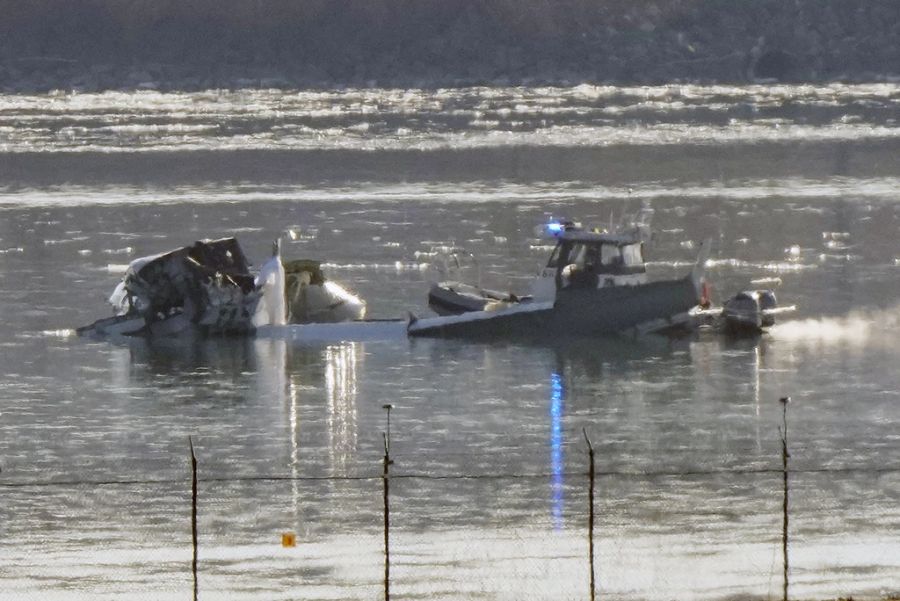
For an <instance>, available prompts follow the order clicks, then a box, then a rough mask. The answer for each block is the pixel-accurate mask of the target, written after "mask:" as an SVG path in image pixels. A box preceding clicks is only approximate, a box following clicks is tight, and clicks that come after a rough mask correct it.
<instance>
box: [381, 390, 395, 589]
mask: <svg viewBox="0 0 900 601" xmlns="http://www.w3.org/2000/svg"><path fill="white" fill-rule="evenodd" d="M382 408H383V409H385V410H386V411H387V424H388V433H387V434H385V433H382V434H381V436H382V438H383V440H384V459H383V464H382V470H383V471H382V475H381V480H382V482H383V484H384V601H390V600H391V505H390V465H391V439H390V431H391V409H393V408H394V406H393V405H390V404H388V405H383V406H382Z"/></svg>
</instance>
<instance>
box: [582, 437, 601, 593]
mask: <svg viewBox="0 0 900 601" xmlns="http://www.w3.org/2000/svg"><path fill="white" fill-rule="evenodd" d="M581 431H582V433H583V434H584V440H585V442H587V446H588V462H589V468H588V561H589V562H590V568H591V601H594V598H595V594H596V592H595V591H596V590H597V589H596V585H595V581H594V447H593V445H591V439H590V438H588V435H587V430H585V429H584V428H582V429H581Z"/></svg>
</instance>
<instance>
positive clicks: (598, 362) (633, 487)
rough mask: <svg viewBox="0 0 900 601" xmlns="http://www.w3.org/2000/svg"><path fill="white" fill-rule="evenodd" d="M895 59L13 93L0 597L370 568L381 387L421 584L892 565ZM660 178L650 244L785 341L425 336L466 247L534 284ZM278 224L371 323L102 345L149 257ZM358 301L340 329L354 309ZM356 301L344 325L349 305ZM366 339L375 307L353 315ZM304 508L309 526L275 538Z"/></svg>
mask: <svg viewBox="0 0 900 601" xmlns="http://www.w3.org/2000/svg"><path fill="white" fill-rule="evenodd" d="M898 102H900V86H898V85H897V84H877V85H844V84H834V85H823V86H739V87H730V86H693V85H678V86H662V87H647V88H637V87H635V88H620V87H614V86H577V87H572V88H502V87H499V88H487V87H485V88H468V89H444V90H381V89H348V90H325V91H294V92H291V91H277V90H243V91H208V92H203V93H194V94H186V93H159V92H134V93H125V92H110V93H105V94H66V93H56V94H50V95H43V96H0V167H2V169H0V290H2V291H3V292H2V294H0V311H2V313H3V315H4V316H5V318H4V319H3V320H2V321H0V357H2V362H3V363H2V365H3V370H2V373H0V566H2V568H3V569H0V599H3V600H4V601H5V600H6V599H10V600H12V599H15V600H17V601H18V600H20V599H25V600H32V599H34V600H37V599H41V600H42V601H43V600H47V599H50V600H61V601H62V600H65V601H70V600H73V599H86V598H103V599H133V598H134V597H135V596H138V597H140V596H147V597H148V598H154V599H166V600H167V599H182V598H185V596H186V595H188V594H189V591H190V589H191V586H192V581H191V574H190V558H191V548H190V485H191V479H190V478H191V476H190V471H189V465H190V464H189V459H188V455H187V448H188V442H187V441H188V437H189V436H190V437H191V440H192V441H193V444H194V447H195V450H196V452H197V457H198V462H199V464H198V465H199V478H200V482H199V507H198V509H199V535H200V549H199V556H200V596H201V598H204V599H229V600H231V599H243V600H254V601H255V600H257V599H259V600H262V599H344V598H354V599H355V598H380V596H381V594H382V588H381V587H382V582H381V578H382V577H383V573H384V572H383V567H384V566H383V563H382V562H383V554H382V553H383V550H382V544H383V540H382V535H383V530H382V528H383V513H382V511H383V505H382V503H383V497H382V494H383V488H382V486H383V484H382V480H381V475H382V470H383V467H384V466H383V454H384V443H385V438H384V437H383V434H385V433H386V432H385V431H386V429H387V415H386V411H385V409H384V406H385V405H387V404H390V405H392V406H393V409H392V411H391V414H390V419H391V423H390V429H391V446H390V448H391V459H392V460H393V462H394V463H393V464H392V465H391V466H390V470H391V480H390V507H391V522H390V524H391V545H392V558H393V559H392V566H391V573H392V591H393V592H394V593H395V594H396V595H397V597H398V598H412V597H419V598H423V599H433V600H438V599H447V600H450V599H460V598H467V599H485V600H501V599H503V600H505V599H509V600H513V599H535V600H548V601H549V600H551V599H552V600H554V601H556V600H558V599H585V598H587V597H588V563H587V533H586V524H587V482H588V479H587V452H586V445H585V441H584V433H588V435H589V436H590V438H591V440H592V443H593V446H594V448H595V450H596V459H597V466H598V467H597V486H596V491H595V492H596V498H595V506H596V512H597V513H596V518H597V522H596V532H595V537H596V545H597V557H596V569H597V575H598V592H599V594H600V596H601V597H611V598H616V599H621V600H627V601H632V600H634V601H637V600H640V599H648V598H667V599H708V600H710V601H723V600H727V599H733V598H773V597H779V596H780V591H781V567H782V566H781V556H780V551H781V527H782V522H781V519H782V516H781V510H782V505H781V503H782V494H783V490H782V485H783V481H782V473H781V455H780V452H781V440H780V433H779V428H780V427H781V426H782V422H781V419H782V413H781V409H782V408H781V406H780V405H779V404H778V399H779V398H780V397H783V396H790V397H791V402H790V404H789V416H788V418H789V420H790V429H789V432H790V453H791V458H790V461H791V469H792V473H791V480H790V482H791V487H792V488H791V505H790V509H791V514H790V515H791V526H790V534H791V566H792V567H791V570H792V572H791V574H792V579H793V580H792V583H791V596H792V598H798V599H833V598H839V597H843V598H849V597H851V596H852V597H853V598H855V599H881V598H885V597H890V596H891V595H894V596H896V595H897V593H898V591H900V580H898V578H897V574H900V563H898V562H900V560H898V558H900V547H898V543H897V541H896V537H895V536H894V534H895V533H896V531H897V528H898V527H900V504H898V503H897V499H898V494H900V492H898V491H900V437H898V435H897V433H896V427H895V425H896V423H897V422H898V420H900V413H898V411H900V392H898V391H900V374H898V371H897V369H896V365H897V360H898V357H900V344H898V343H897V330H898V329H900V309H898V307H897V298H898V297H900V279H898V275H900V271H898V261H900V244H898V238H897V235H896V234H897V231H898V228H900V203H898V202H897V197H896V189H897V187H898V185H897V184H898V181H900V172H898V171H897V168H896V167H897V165H896V160H895V157H896V152H897V150H898V149H897V148H896V146H897V144H896V141H897V138H898V136H897V131H898V130H897V127H896V122H895V120H896V110H897V104H898ZM641 208H652V209H653V211H654V218H653V223H652V226H653V239H652V241H651V242H649V243H648V244H647V247H646V249H645V252H646V256H647V259H648V264H647V268H648V273H649V276H650V277H651V278H654V279H656V278H670V277H676V276H682V275H684V274H685V273H687V271H688V270H689V269H690V268H691V266H692V265H693V264H694V262H695V261H696V254H697V252H698V250H697V249H698V247H699V245H700V243H701V242H702V241H704V240H707V239H709V240H712V244H713V252H712V256H711V258H710V260H709V261H708V263H707V272H708V274H709V278H710V282H711V284H712V297H713V300H714V301H715V302H722V301H724V300H725V299H726V298H728V296H730V295H732V294H734V293H736V292H738V291H740V290H743V289H746V288H756V287H773V288H775V291H776V293H777V295H778V298H779V302H780V304H781V305H782V306H787V305H796V307H797V308H796V311H795V312H794V313H792V314H789V315H785V316H779V318H778V319H779V323H778V324H777V325H776V326H775V327H774V328H772V330H771V331H770V332H769V333H767V334H765V335H763V336H760V337H751V338H730V337H724V336H719V335H716V334H713V333H711V332H701V333H699V334H697V335H693V336H687V337H684V338H676V339H667V338H654V337H651V338H649V339H643V338H640V339H630V338H624V337H623V338H610V339H604V340H590V341H564V340H556V339H555V337H554V336H553V335H552V333H548V339H547V341H546V344H535V345H518V344H509V343H506V342H504V341H496V342H494V343H489V344H473V343H469V342H466V341H449V340H421V339H415V340H409V339H407V337H406V336H405V327H406V325H405V324H406V322H405V320H406V319H408V318H409V315H410V314H412V315H415V316H426V315H429V314H430V312H429V309H428V308H427V306H426V293H427V290H428V286H429V284H430V283H431V281H432V280H433V279H435V278H437V277H438V276H439V275H440V273H441V272H440V269H439V267H440V266H439V265H437V264H436V263H437V261H438V260H439V257H440V256H441V254H442V253H446V252H447V251H448V250H449V249H464V250H465V251H466V252H469V253H471V256H473V257H475V258H476V259H477V260H476V261H474V264H473V265H472V266H470V268H471V269H470V271H469V272H467V273H466V274H465V275H466V276H467V278H468V279H471V280H478V281H480V282H481V284H482V285H484V286H487V287H489V288H494V289H500V290H512V291H514V292H516V293H517V294H524V293H527V290H528V285H529V282H530V281H531V278H532V277H533V276H534V275H535V274H536V273H537V272H538V270H539V269H540V268H541V267H542V266H543V265H545V264H546V262H547V258H548V255H549V253H550V250H551V248H552V247H551V246H550V245H549V244H548V241H547V240H545V239H542V238H539V237H538V236H537V235H536V234H535V227H536V226H539V225H541V224H544V223H547V221H548V220H549V219H550V218H554V219H560V218H571V219H577V220H579V221H581V222H583V223H584V224H585V225H587V226H599V227H614V226H615V225H616V224H617V223H620V222H622V221H625V220H626V218H627V216H629V215H634V214H635V213H636V212H637V211H639V210H640V209H641ZM230 235H236V236H237V237H238V238H239V240H240V243H241V246H242V248H243V250H244V251H245V253H246V254H247V256H248V258H250V260H251V262H252V263H253V264H254V269H258V267H259V265H260V264H261V263H262V262H263V261H265V260H266V259H267V258H268V257H269V256H270V252H271V251H270V248H271V243H272V239H273V238H274V237H276V236H278V235H282V236H283V242H282V250H283V254H284V256H285V257H288V258H308V259H315V260H320V261H322V265H323V269H324V270H325V273H326V275H327V276H328V277H329V278H331V279H333V280H335V281H337V282H339V283H341V284H342V285H344V286H346V287H347V288H349V289H350V290H352V291H353V292H354V293H356V294H358V295H360V296H361V297H362V298H364V299H365V300H366V302H367V314H368V315H369V316H371V317H373V318H376V319H383V320H389V319H396V320H397V321H381V322H378V323H376V324H374V325H372V327H367V328H365V332H366V333H365V334H360V333H359V331H358V330H359V328H358V325H359V324H341V326H340V327H339V328H331V329H328V331H327V332H326V331H324V330H322V331H320V332H319V333H318V334H316V335H309V334H308V330H303V329H301V328H300V327H298V326H285V327H276V328H266V329H264V330H261V331H260V332H259V333H258V335H257V336H256V337H255V338H226V339H189V340H184V339H181V340H179V339H166V338H163V339H155V340H144V339H134V340H126V341H116V342H109V341H97V340H90V339H84V338H79V337H77V336H75V335H73V329H74V328H76V327H78V326H81V325H85V324H88V323H90V322H92V321H93V320H95V319H97V318H100V317H104V316H107V315H109V314H110V308H109V306H108V304H107V302H106V300H107V298H108V296H109V294H110V292H112V289H113V287H114V286H115V285H116V283H117V282H118V281H119V278H120V277H121V275H122V273H123V272H124V270H125V268H126V267H127V265H128V264H129V263H130V262H131V261H132V260H134V259H135V258H138V257H141V256H147V255H151V254H155V253H159V252H163V251H166V250H168V249H171V248H175V247H179V246H182V245H185V244H190V243H192V242H193V241H194V240H198V239H203V238H218V237H223V236H230ZM337 330H340V333H339V334H338V335H336V336H335V335H334V332H335V331H337ZM351 331H353V332H354V333H353V334H349V333H348V332H351ZM349 337H353V338H354V341H352V342H349V341H347V340H346V339H347V338H349ZM287 532H290V533H295V534H296V536H297V546H296V547H293V548H285V547H282V546H281V535H282V534H284V533H287Z"/></svg>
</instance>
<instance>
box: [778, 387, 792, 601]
mask: <svg viewBox="0 0 900 601" xmlns="http://www.w3.org/2000/svg"><path fill="white" fill-rule="evenodd" d="M790 400H791V399H790V397H782V398H780V399H779V402H780V403H781V408H782V409H781V419H782V428H781V470H782V474H783V476H784V500H783V502H782V507H781V513H782V523H781V553H782V556H783V558H784V595H783V601H788V501H789V494H790V488H789V484H788V458H789V457H790V456H791V455H790V453H788V443H787V441H788V432H787V406H788V402H789V401H790Z"/></svg>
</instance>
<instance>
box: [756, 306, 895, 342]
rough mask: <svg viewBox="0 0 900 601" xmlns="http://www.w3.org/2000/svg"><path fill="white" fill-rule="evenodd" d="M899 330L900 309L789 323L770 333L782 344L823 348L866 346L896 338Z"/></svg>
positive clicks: (779, 325) (772, 329) (870, 311)
mask: <svg viewBox="0 0 900 601" xmlns="http://www.w3.org/2000/svg"><path fill="white" fill-rule="evenodd" d="M898 329H900V305H897V306H894V307H891V308H888V309H873V310H860V311H853V312H851V313H850V314H848V315H845V316H842V317H821V318H808V319H798V320H789V321H784V322H783V323H779V324H777V325H775V326H774V327H772V328H771V329H770V330H769V333H770V334H771V336H772V337H774V338H776V339H779V340H790V341H795V342H810V343H813V342H814V343H822V344H852V345H864V344H867V343H869V342H872V341H877V340H878V339H882V338H885V337H887V338H890V337H893V336H894V335H895V334H896V333H897V330H898Z"/></svg>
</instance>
